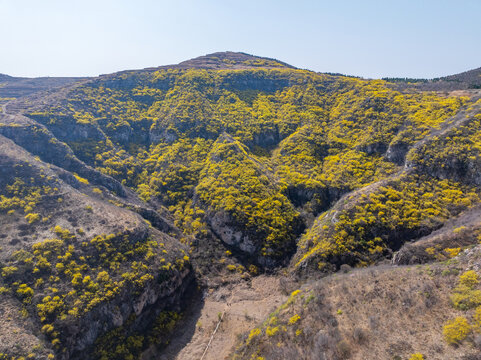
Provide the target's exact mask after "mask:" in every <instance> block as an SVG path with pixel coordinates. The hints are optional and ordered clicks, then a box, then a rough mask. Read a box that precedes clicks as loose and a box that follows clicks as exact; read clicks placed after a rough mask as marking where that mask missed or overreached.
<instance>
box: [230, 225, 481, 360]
mask: <svg viewBox="0 0 481 360" xmlns="http://www.w3.org/2000/svg"><path fill="white" fill-rule="evenodd" d="M478 234H479V233H478ZM480 266H481V247H480V246H479V245H478V246H477V247H475V248H474V249H470V250H466V251H464V252H462V253H461V254H460V255H458V256H457V257H456V258H453V259H451V260H449V261H447V262H443V263H436V264H432V265H425V266H415V267H414V266H411V267H390V266H386V265H384V266H380V267H379V266H376V267H372V268H369V269H351V268H349V267H345V268H344V271H343V272H342V274H338V275H337V276H333V277H327V278H324V279H321V280H315V281H311V282H308V283H306V284H304V285H303V286H300V287H299V288H298V289H295V286H296V285H297V286H298V284H293V285H292V286H293V287H294V289H295V290H293V291H292V292H291V294H290V296H289V298H288V299H287V300H286V301H285V302H284V303H283V304H282V305H280V306H278V307H277V308H276V309H275V310H274V311H273V312H272V313H271V314H269V315H268V316H267V317H266V318H265V319H264V320H263V321H261V322H258V324H257V326H256V327H253V328H252V329H251V330H250V331H248V332H246V333H245V334H244V335H243V337H242V339H241V341H240V343H239V344H238V346H237V347H236V349H235V350H234V352H233V354H232V356H231V358H232V359H264V360H274V359H326V360H327V359H331V360H337V359H339V360H341V359H359V360H360V359H396V360H408V359H410V360H418V359H458V360H461V359H462V360H476V359H479V355H480V353H481V335H480V329H481V316H480V315H481V306H480V305H481V298H480V295H481V287H480V284H479V270H480Z"/></svg>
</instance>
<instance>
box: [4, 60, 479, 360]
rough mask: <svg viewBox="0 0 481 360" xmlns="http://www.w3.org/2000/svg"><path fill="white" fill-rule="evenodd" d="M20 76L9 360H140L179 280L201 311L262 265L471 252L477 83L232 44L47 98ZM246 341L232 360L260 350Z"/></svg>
mask: <svg viewBox="0 0 481 360" xmlns="http://www.w3.org/2000/svg"><path fill="white" fill-rule="evenodd" d="M459 78H460V79H461V80H462V81H463V82H464V81H467V80H466V76H464V75H460V77H459ZM469 78H470V79H471V78H472V76H469ZM12 79H13V80H12ZM15 79H16V78H8V77H5V78H4V77H2V78H1V80H0V81H4V82H5V83H6V84H7V85H6V86H5V87H4V88H5V89H7V87H8V86H10V85H8V84H13V83H16V82H18V81H20V80H18V79H17V80H15ZM32 81H33V80H32ZM35 81H37V80H35ZM35 81H33V82H31V83H30V84H33V85H32V91H30V90H26V89H24V90H22V91H20V92H18V93H15V94H13V93H11V95H12V94H13V95H12V96H9V99H1V102H2V107H3V109H2V114H0V174H1V177H0V196H1V197H0V200H1V202H0V223H1V224H2V228H3V229H5V230H4V232H3V233H2V235H1V238H0V246H1V251H0V263H1V264H0V265H1V268H2V277H1V280H0V281H1V284H0V285H1V289H2V291H0V301H2V302H3V304H5V306H6V308H8V309H9V311H6V312H4V313H1V314H0V316H2V317H3V318H2V320H1V321H2V324H5V325H4V326H5V329H7V328H8V329H11V331H10V330H9V331H2V332H1V333H0V337H1V339H2V340H1V341H0V344H2V345H0V354H2V353H3V354H6V355H3V356H4V357H5V358H7V359H10V358H11V357H14V356H15V357H19V356H24V357H26V356H27V355H28V354H29V353H32V354H34V355H32V356H31V357H34V358H39V359H42V358H46V357H47V356H49V357H50V358H52V357H54V358H59V359H69V358H80V357H81V356H88V357H87V358H92V359H132V358H139V357H140V354H141V353H142V352H144V351H146V350H147V352H146V353H144V356H150V358H155V357H156V356H158V354H160V353H161V352H162V348H163V346H164V345H165V344H166V342H168V341H169V337H170V336H171V334H172V333H174V334H177V332H178V331H179V329H178V328H176V326H175V324H176V323H177V322H179V323H180V324H183V323H189V321H190V320H189V319H191V318H188V319H187V318H186V317H189V316H194V315H192V312H186V313H184V311H183V309H184V308H185V305H186V301H187V300H189V298H190V297H191V296H184V295H183V294H185V293H186V291H191V290H192V291H193V288H194V287H193V286H190V285H191V284H193V279H194V278H195V279H196V280H197V282H198V284H200V285H201V286H204V287H205V289H207V291H206V294H210V295H206V296H210V297H206V298H205V301H206V302H207V303H209V301H211V302H212V301H213V300H212V298H211V297H212V296H214V295H213V294H217V293H222V289H223V288H224V287H225V286H234V287H235V286H239V287H240V288H242V287H243V286H244V285H245V284H248V283H249V281H251V279H252V277H255V276H257V275H259V274H261V273H269V274H273V275H274V276H278V274H280V273H283V274H291V275H289V276H292V277H293V278H295V279H297V281H300V282H304V281H309V279H311V278H316V279H317V278H319V276H329V275H330V274H332V273H335V272H337V271H339V270H340V269H345V268H346V266H350V267H360V268H362V267H367V266H372V265H376V264H379V263H386V262H389V261H391V260H392V261H393V262H394V263H395V264H416V263H424V262H430V261H439V260H446V259H448V258H450V257H451V256H455V255H456V254H458V253H459V252H461V250H462V248H465V247H469V246H472V245H475V244H477V243H478V242H479V238H478V230H479V226H478V225H479V224H478V223H477V220H476V219H477V216H478V214H479V208H480V206H481V201H480V186H481V178H480V177H479V173H480V170H481V169H480V158H481V153H480V149H481V148H480V141H479V139H478V138H479V126H480V121H481V100H479V99H480V97H481V93H480V92H479V90H475V89H470V88H468V87H466V88H463V89H464V91H463V92H461V93H460V92H452V91H451V90H452V89H451V88H450V87H441V88H438V89H436V90H442V91H437V92H431V91H425V89H424V88H422V87H419V86H417V85H416V84H403V86H399V83H393V82H388V81H383V80H364V79H360V78H354V77H345V76H341V75H329V74H320V73H315V72H311V71H307V70H300V69H296V68H294V67H292V66H290V65H288V64H285V63H282V62H280V61H277V60H274V59H269V58H262V57H256V56H251V55H248V54H244V53H234V52H225V53H215V54H210V55H206V56H202V57H199V58H196V59H192V60H188V61H185V62H182V63H180V64H177V65H170V66H162V67H157V68H147V69H143V70H129V71H123V72H119V73H114V74H108V75H102V76H99V77H96V78H89V79H63V80H58V79H57V80H53V79H52V80H51V81H50V83H49V84H50V85H52V86H53V84H54V85H55V86H60V85H65V86H61V87H58V88H51V87H50V85H48V84H47V83H46V82H43V80H42V81H40V80H38V81H39V82H35ZM35 84H37V85H35ZM12 86H13V85H12ZM46 88H49V89H48V91H45V89H46ZM27 95H28V96H27ZM5 97H6V96H5ZM11 97H15V99H11ZM459 229H460V230H459ZM439 266H441V265H439ZM396 271H398V270H396ZM403 271H404V270H403ZM359 274H365V273H364V272H359ZM396 274H397V273H396ZM399 274H400V275H399V276H404V273H402V271H401V270H399ZM360 276H361V277H362V276H364V275H360ZM392 276H394V277H396V276H398V275H392ZM379 278H380V280H373V281H382V282H386V283H393V282H394V280H393V277H391V275H385V274H384V272H381V273H380V274H379ZM329 279H334V278H332V277H329ZM411 280H412V281H414V279H411ZM333 281H334V280H326V283H328V284H331V282H333ZM362 281H365V282H368V280H362ZM420 281H421V282H422V283H425V282H429V281H428V279H427V278H426V279H424V278H423V279H422V280H420ZM308 284H309V282H308ZM311 285H312V286H314V285H313V284H312V283H311ZM311 285H306V286H311ZM331 285H332V286H334V287H335V286H337V285H335V284H334V283H333V284H331ZM431 285H432V284H431ZM316 286H317V285H316ZM319 286H322V285H319ZM406 286H408V285H406ZM440 286H442V289H441V290H439V294H438V295H439V296H440V297H441V298H443V299H446V298H447V296H448V295H447V293H446V291H448V290H446V289H448V283H447V282H446V283H444V282H443V284H442V285H440ZM316 291H317V290H316ZM359 291H360V290H359ZM383 291H384V290H383ZM385 291H386V295H385V296H390V295H389V294H391V293H392V292H393V290H392V287H391V288H389V287H388V288H387V290H385ZM436 291H438V290H436ZM214 300H215V299H214ZM414 300H416V301H417V300H419V299H417V298H416V299H412V301H414ZM336 301H337V300H336ZM443 301H444V300H443ZM270 303H271V302H269V304H270ZM444 303H446V302H445V301H444ZM381 305H382V306H384V305H383V304H381ZM333 306H334V305H333ZM343 306H344V305H343ZM346 306H347V305H346ZM311 310H312V311H313V313H315V311H317V310H316V309H311ZM311 310H309V311H311ZM19 311H20V312H21V314H22V315H21V316H22V317H19V316H18V315H15V316H14V315H12V314H18V312H19ZM182 314H184V318H182ZM189 314H190V315H189ZM431 315H432V316H434V315H435V314H434V313H433V314H431ZM431 315H430V316H431ZM359 316H361V315H359ZM362 316H364V315H362ZM9 319H14V320H9ZM94 319H97V320H94ZM322 319H324V318H322ZM324 320H325V319H324ZM296 321H297V320H296ZM383 321H384V320H383ZM244 325H245V324H243V326H244ZM15 326H16V327H17V328H16V330H14V327H15ZM345 326H346V327H348V326H350V325H349V324H348V323H346V324H345ZM386 326H387V325H386ZM406 326H407V325H406ZM416 329H417V330H416V331H420V330H419V329H418V328H416ZM14 331H16V332H17V333H20V334H21V336H23V337H24V339H25V343H26V344H29V345H28V346H27V347H26V348H25V349H18V348H16V347H15V345H14V342H15V338H14V337H12V336H11V334H12V332H14ZM180 331H182V330H180ZM297 335H298V334H297ZM311 335H312V334H311ZM338 335H339V334H338ZM338 335H335V336H334V335H333V336H334V337H335V340H336V344H337V342H339V341H340V340H342V339H341V337H339V336H338ZM286 336H288V337H287V338H286V339H289V341H292V342H293V343H295V342H296V340H295V337H292V338H291V336H296V333H288V335H286ZM306 336H307V335H306ZM309 336H310V335H309ZM184 337H185V335H184ZM268 337H269V336H268ZM433 339H437V338H433ZM433 339H431V340H432V341H434V340H433ZM328 340H329V339H328ZM431 340H429V341H431ZM302 341H305V340H302ZM326 341H327V340H326ZM330 341H331V340H329V341H328V342H329V344H331V343H330ZM333 341H334V340H333ZM409 341H411V340H409ZM412 341H413V342H412V344H414V343H415V340H412ZM39 343H40V344H41V345H38V344H39ZM301 343H302V342H301ZM156 344H157V345H156ZM269 344H270V343H269ZM416 344H417V343H416ZM2 346H3V347H2ZM243 346H244V347H243V348H242V349H243V350H242V351H243V352H241V354H244V355H241V356H242V358H243V356H247V355H245V354H248V356H249V357H248V358H250V357H251V355H252V354H255V352H251V350H252V351H257V350H255V349H257V348H253V347H250V345H249V341H247V343H245V344H244V345H243ZM256 346H257V345H256ZM269 346H270V345H269ZM326 346H327V345H326ZM329 346H331V345H329ZM412 346H414V345H412ZM289 347H290V345H289ZM450 349H451V348H447V349H445V353H443V354H446V355H442V356H444V357H442V358H447V357H446V356H448V355H449V354H451V353H452V351H451V350H450ZM271 350H272V349H270V350H269V351H271ZM169 351H171V350H169ZM272 351H273V350H272ZM290 351H291V349H289V351H288V352H287V353H286V354H291V352H290ZM292 351H294V350H292ZM295 351H298V350H295ZM295 351H294V352H292V354H294V353H295ZM326 351H327V350H326ZM329 351H331V350H329ZM329 351H327V352H325V355H324V356H326V358H333V356H334V355H333V354H334V353H333V352H332V351H334V350H332V351H331V352H329ZM336 351H337V350H336ZM358 351H359V352H358ZM363 351H364V350H362V349H361V348H360V349H359V350H357V348H356V351H351V353H352V354H357V355H353V356H354V357H356V356H357V357H358V358H362V356H363V355H362V354H365V353H363ZM196 353H197V352H196ZM223 353H228V351H227V350H226V349H224V350H223ZM274 353H275V354H277V353H276V352H275V351H274V352H272V354H274ZM401 353H402V354H401ZM465 353H466V354H468V353H469V351H466V352H465ZM85 354H88V355H85ZM145 354H147V355H145ZM269 354H271V352H269ZM279 354H280V353H279ZM336 354H338V353H336ZM379 354H381V353H379ZM400 354H401V355H400V356H406V352H403V351H401V352H400ZM298 355H299V356H300V357H301V358H303V357H304V358H310V357H309V356H311V355H312V354H311V355H309V354H308V353H303V352H298ZM1 356H2V355H0V358H1ZM259 356H261V355H259ZM269 356H274V355H269ZM276 356H277V355H276ZM279 356H280V355H279ZM312 356H314V355H312ZM336 356H339V354H338V355H336ZM346 356H347V355H346ZM379 356H381V358H382V356H384V355H379ZM284 358H292V357H291V355H289V356H288V355H285V357H284Z"/></svg>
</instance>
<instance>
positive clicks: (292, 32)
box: [0, 0, 481, 77]
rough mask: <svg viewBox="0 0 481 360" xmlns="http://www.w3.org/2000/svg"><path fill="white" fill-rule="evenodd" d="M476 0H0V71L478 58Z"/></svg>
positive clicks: (364, 69)
mask: <svg viewBox="0 0 481 360" xmlns="http://www.w3.org/2000/svg"><path fill="white" fill-rule="evenodd" d="M480 16H481V0H451V1H448V0H399V1H390V0H379V1H375V0H331V1H324V0H317V1H316V0H294V1H287V0H243V1H239V0H237V1H230V0H215V1H214V0H170V1H164V0H158V1H154V0H131V1H124V0H93V1H92V0H78V1H76V0H58V1H57V0H0V39H1V40H0V49H1V51H0V73H7V74H10V75H16V76H41V75H43V76H67V75H70V76H74V75H98V74H100V73H109V72H114V71H118V70H124V69H135V68H144V67H150V66H158V65H165V64H172V63H177V62H180V61H182V60H186V59H189V58H192V57H196V56H199V55H205V54H208V53H211V52H215V51H224V50H232V51H243V52H247V53H250V54H255V55H260V56H267V57H273V58H277V59H279V60H282V61H285V62H287V63H290V64H292V65H294V66H297V67H300V68H308V69H311V70H316V71H325V72H340V73H346V74H353V75H360V76H364V77H383V76H403V77H404V76H407V77H436V76H440V75H447V74H453V73H457V72H461V71H465V70H468V69H471V68H476V67H480V66H481V46H480V43H481V18H480Z"/></svg>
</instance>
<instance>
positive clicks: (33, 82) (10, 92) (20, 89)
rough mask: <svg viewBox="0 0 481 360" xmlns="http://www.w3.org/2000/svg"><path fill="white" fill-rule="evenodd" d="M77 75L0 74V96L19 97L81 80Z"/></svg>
mask: <svg viewBox="0 0 481 360" xmlns="http://www.w3.org/2000/svg"><path fill="white" fill-rule="evenodd" d="M82 79H83V78H79V77H38V78H23V77H12V76H8V75H4V74H0V98H19V97H23V96H28V95H31V94H33V93H36V92H39V91H44V90H51V89H55V88H59V87H62V86H66V85H69V84H72V83H74V82H76V81H79V80H82Z"/></svg>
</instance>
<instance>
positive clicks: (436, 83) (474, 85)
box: [383, 68, 481, 91]
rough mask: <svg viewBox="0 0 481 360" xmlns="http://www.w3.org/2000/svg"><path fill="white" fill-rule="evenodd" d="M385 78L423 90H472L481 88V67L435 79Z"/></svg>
mask: <svg viewBox="0 0 481 360" xmlns="http://www.w3.org/2000/svg"><path fill="white" fill-rule="evenodd" d="M383 80H386V81H390V82H394V83H398V84H409V85H414V86H416V87H418V88H419V89H422V90H434V91H443V90H449V91H452V90H472V89H481V68H477V69H473V70H469V71H465V72H462V73H459V74H455V75H449V76H444V77H440V78H435V79H411V78H384V79H383Z"/></svg>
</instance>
